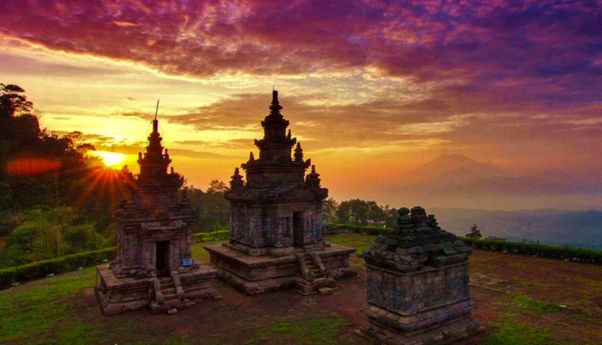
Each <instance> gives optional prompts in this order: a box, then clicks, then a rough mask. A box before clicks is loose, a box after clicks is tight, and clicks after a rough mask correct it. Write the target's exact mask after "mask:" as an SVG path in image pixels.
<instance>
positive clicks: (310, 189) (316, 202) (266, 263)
mask: <svg viewBox="0 0 602 345" xmlns="http://www.w3.org/2000/svg"><path fill="white" fill-rule="evenodd" d="M269 108H270V114H269V115H268V116H267V117H266V118H265V119H264V121H262V122H261V125H262V127H263V129H264V137H263V139H261V140H255V145H256V146H257V147H258V148H259V157H258V158H257V159H255V157H254V156H253V153H252V152H251V154H250V158H249V161H248V162H247V163H245V164H243V165H242V167H243V169H244V170H245V172H246V183H245V181H244V180H243V177H242V176H241V175H240V171H239V169H238V168H236V169H235V171H234V175H233V176H232V180H231V182H230V187H231V188H230V191H229V192H228V193H226V199H228V200H229V201H230V206H231V228H230V231H231V233H230V241H229V242H228V243H224V244H223V245H222V246H207V247H206V248H207V250H208V251H209V253H210V255H211V263H212V264H213V265H214V266H215V267H216V268H217V270H218V275H219V277H220V278H221V279H223V280H225V281H227V282H228V283H230V284H232V285H234V286H236V287H238V288H239V289H241V290H242V291H244V292H245V293H247V294H257V293H261V292H264V291H266V290H272V289H278V288H284V287H294V288H295V289H296V290H297V291H298V292H300V293H303V294H310V293H315V292H317V291H320V292H322V293H327V292H330V291H332V290H331V288H333V287H334V285H335V279H337V278H342V277H348V276H353V275H355V273H356V272H355V270H354V269H353V268H352V267H351V266H350V265H349V255H350V254H352V253H353V252H354V251H355V249H352V248H347V247H343V246H339V245H335V244H329V243H326V242H324V241H323V239H322V215H321V211H322V202H323V200H324V199H325V198H326V197H327V196H328V190H327V189H326V188H322V187H321V186H320V175H319V174H318V173H317V172H316V169H315V166H313V165H311V161H310V160H309V159H308V160H304V158H303V150H302V149H301V144H299V143H297V140H296V138H293V137H292V136H291V131H290V130H289V131H288V132H287V131H286V129H287V127H288V125H289V122H288V121H287V120H286V119H285V118H284V117H283V116H282V114H281V113H280V111H281V109H282V106H281V105H280V103H279V101H278V91H273V93H272V104H271V105H270V107H269ZM295 144H296V145H295ZM293 147H295V149H294V153H293V152H292V151H293ZM291 155H293V157H291ZM310 166H311V172H310V173H309V174H307V175H305V172H306V170H307V169H308V168H310Z"/></svg>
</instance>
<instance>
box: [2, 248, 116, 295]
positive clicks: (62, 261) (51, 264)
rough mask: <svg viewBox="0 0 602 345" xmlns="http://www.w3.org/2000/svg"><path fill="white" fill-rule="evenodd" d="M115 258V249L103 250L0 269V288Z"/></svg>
mask: <svg viewBox="0 0 602 345" xmlns="http://www.w3.org/2000/svg"><path fill="white" fill-rule="evenodd" d="M114 257H115V247H110V248H103V249H99V250H93V251H88V252H81V253H77V254H70V255H65V256H61V257H59V258H54V259H50V260H44V261H36V262H31V263H28V264H25V265H21V266H17V267H10V268H3V269H0V288H5V287H7V286H9V285H10V284H11V283H13V282H16V281H25V280H32V279H38V278H43V277H45V276H46V275H48V274H50V273H52V274H57V273H63V272H68V271H73V270H76V269H77V268H78V267H85V266H92V265H96V264H99V263H101V262H103V260H110V259H113V258H114Z"/></svg>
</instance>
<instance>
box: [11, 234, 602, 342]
mask: <svg viewBox="0 0 602 345" xmlns="http://www.w3.org/2000/svg"><path fill="white" fill-rule="evenodd" d="M373 239H374V237H371V236H365V235H360V234H342V235H335V236H331V237H329V240H330V241H332V242H336V243H339V244H343V245H347V246H352V247H355V248H357V249H358V251H361V250H363V248H365V247H366V246H367V245H369V243H370V242H371V241H372V240H373ZM205 244H207V243H204V244H195V245H194V248H193V253H194V256H195V258H196V259H198V260H200V261H204V262H207V261H208V255H207V252H206V251H205V250H204V249H203V245H205ZM352 263H353V264H354V265H356V266H357V267H358V269H359V270H360V275H359V277H358V278H356V279H352V280H349V281H345V282H341V284H340V290H339V291H338V292H337V293H335V294H334V295H332V296H308V297H304V296H300V295H298V294H296V293H294V292H292V291H279V292H274V293H270V294H264V295H260V296H254V297H248V296H245V295H242V294H240V293H238V292H237V291H235V290H233V289H231V288H230V287H228V286H225V285H224V284H222V283H221V282H218V281H216V283H215V285H216V287H217V289H218V290H219V291H220V293H221V294H222V295H223V297H224V299H223V300H221V301H203V302H200V303H199V304H197V305H196V306H194V307H192V308H190V309H187V310H183V311H180V312H179V313H178V314H176V315H173V316H169V315H151V314H150V313H149V312H147V311H139V312H132V313H128V314H125V315H118V316H115V317H103V316H102V315H101V314H100V310H99V308H98V306H97V303H96V300H95V297H94V295H93V288H92V287H93V286H94V284H95V278H96V277H95V270H94V268H87V269H84V270H83V271H76V272H71V273H66V274H62V275H58V276H56V277H52V278H45V279H41V280H38V281H33V282H30V283H27V284H23V285H22V286H19V287H17V288H11V289H7V290H3V291H0V344H210V345H217V344H286V345H291V344H301V345H304V344H308V345H309V344H317V345H320V344H323V345H331V344H332V345H335V344H368V343H367V342H366V341H365V340H364V339H362V338H359V337H357V336H356V335H355V334H354V330H356V329H357V328H358V327H359V326H360V325H361V324H363V323H365V322H366V320H365V318H364V317H363V314H362V312H361V310H360V309H361V306H362V304H363V303H364V299H365V284H364V278H365V275H364V274H363V260H362V259H361V258H360V257H359V256H357V255H356V256H354V257H353V259H352ZM471 276H472V282H471V285H472V295H473V298H474V299H475V300H476V302H477V304H478V305H479V307H478V309H477V310H476V311H475V313H474V316H475V318H476V319H477V320H478V321H479V322H481V324H482V325H483V326H484V328H485V332H484V333H483V334H481V335H480V336H478V337H476V338H474V339H471V340H469V341H467V342H465V344H485V345H502V344H504V345H509V344H510V345H512V344H517V345H518V344H520V345H562V344H567V345H573V344H574V345H577V344H589V345H594V344H602V321H601V320H602V269H601V268H600V266H596V265H591V264H582V263H573V262H563V261H558V260H552V259H543V258H532V257H528V256H519V255H509V254H503V253H499V252H487V251H479V250H477V251H475V253H474V255H473V256H472V257H471Z"/></svg>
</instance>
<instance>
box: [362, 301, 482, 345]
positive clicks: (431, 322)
mask: <svg viewBox="0 0 602 345" xmlns="http://www.w3.org/2000/svg"><path fill="white" fill-rule="evenodd" d="M364 308H365V310H366V314H367V315H368V317H369V318H370V325H369V326H364V327H362V328H361V329H359V331H358V334H359V335H360V336H363V337H365V338H368V339H371V340H372V341H373V342H374V344H383V345H443V344H453V343H456V342H458V341H460V340H463V339H467V338H469V337H471V336H473V335H475V334H477V333H478V332H479V331H480V326H479V324H478V322H476V321H474V320H473V319H472V318H471V316H470V311H471V310H472V309H474V303H473V302H472V301H466V302H463V303H458V304H457V305H455V306H452V307H451V308H445V309H446V311H448V312H449V313H442V310H432V311H430V312H426V313H420V314H418V315H413V316H410V317H407V316H406V317H404V316H400V315H397V314H393V313H391V312H388V311H386V310H384V309H381V308H378V307H375V306H370V305H368V306H365V307H364ZM434 314H439V315H438V316H436V315H434ZM394 318H396V320H395V321H394ZM437 320H438V322H437Z"/></svg>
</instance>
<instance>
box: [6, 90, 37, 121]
mask: <svg viewBox="0 0 602 345" xmlns="http://www.w3.org/2000/svg"><path fill="white" fill-rule="evenodd" d="M24 92H25V90H23V89H22V88H21V87H20V86H18V85H14V84H2V83H0V118H7V117H14V116H15V114H17V113H18V114H29V112H30V111H31V109H32V108H33V103H31V102H30V101H28V100H27V97H26V96H25V95H24V94H23V93H24Z"/></svg>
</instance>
